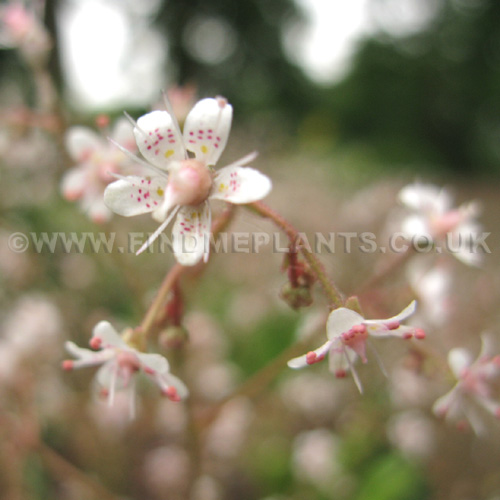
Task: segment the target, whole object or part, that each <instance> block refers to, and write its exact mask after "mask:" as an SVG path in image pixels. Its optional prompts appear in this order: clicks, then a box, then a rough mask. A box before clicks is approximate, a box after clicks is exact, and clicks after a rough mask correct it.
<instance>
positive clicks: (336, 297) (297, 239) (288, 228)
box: [247, 201, 344, 309]
mask: <svg viewBox="0 0 500 500" xmlns="http://www.w3.org/2000/svg"><path fill="white" fill-rule="evenodd" d="M247 207H249V208H250V209H251V210H253V211H254V212H256V213H258V214H259V215H261V216H262V217H266V218H267V219H269V220H271V221H272V222H274V224H275V225H276V226H278V227H279V228H280V229H282V230H283V231H284V232H285V233H286V235H287V236H288V238H289V240H290V242H291V243H292V244H293V245H294V246H296V248H298V249H299V251H300V252H301V253H302V255H303V257H304V259H305V260H306V261H307V263H308V264H309V266H310V268H311V271H312V272H313V273H314V275H315V276H316V278H317V280H318V281H319V283H320V284H321V286H322V288H323V291H324V292H325V294H326V296H327V297H328V299H329V300H330V302H331V305H332V308H333V309H336V308H338V307H342V305H343V304H344V298H343V296H342V294H341V293H340V291H339V290H338V289H337V287H336V286H335V285H334V284H333V282H332V281H331V280H330V278H329V277H328V275H327V274H326V271H325V268H324V266H323V264H322V263H321V262H320V261H319V259H318V258H317V257H316V255H315V254H314V253H313V252H311V251H310V250H309V249H308V248H307V244H305V243H306V242H304V245H301V243H302V237H301V236H300V233H299V232H298V231H297V229H295V228H294V227H293V226H292V224H291V223H290V222H288V221H287V220H286V219H285V218H283V217H282V216H281V215H280V214H278V213H277V212H275V211H274V210H273V209H271V208H270V207H268V206H267V205H266V204H265V203H263V202H261V201H256V202H254V203H251V204H249V205H247Z"/></svg>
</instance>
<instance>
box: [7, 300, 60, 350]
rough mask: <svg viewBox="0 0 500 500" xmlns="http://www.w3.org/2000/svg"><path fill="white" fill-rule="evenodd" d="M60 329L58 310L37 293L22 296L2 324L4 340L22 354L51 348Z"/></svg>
mask: <svg viewBox="0 0 500 500" xmlns="http://www.w3.org/2000/svg"><path fill="white" fill-rule="evenodd" d="M61 329H62V317H61V313H60V312H59V309H58V308H57V307H56V306H55V305H54V304H53V303H52V302H51V301H50V300H48V299H46V298H44V297H43V296H38V295H26V296H24V297H21V298H20V299H19V300H18V301H17V302H16V303H15V304H14V305H13V307H12V310H11V311H10V313H9V314H8V315H7V317H6V318H5V321H4V324H3V331H4V340H5V341H7V342H9V343H10V344H11V346H12V347H13V348H15V349H16V350H17V351H18V352H19V353H20V355H21V356H30V355H33V354H39V353H40V352H47V353H49V352H51V351H53V348H54V345H55V344H56V343H57V342H58V341H59V337H60V335H61Z"/></svg>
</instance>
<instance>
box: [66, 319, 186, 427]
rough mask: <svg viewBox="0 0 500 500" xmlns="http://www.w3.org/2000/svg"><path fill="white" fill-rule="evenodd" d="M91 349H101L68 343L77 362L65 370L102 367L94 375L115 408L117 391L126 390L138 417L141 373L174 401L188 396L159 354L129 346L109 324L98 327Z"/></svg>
mask: <svg viewBox="0 0 500 500" xmlns="http://www.w3.org/2000/svg"><path fill="white" fill-rule="evenodd" d="M90 346H91V347H92V348H94V349H99V350H97V351H92V350H90V349H84V348H81V347H78V346H77V345H76V344H74V343H73V342H69V341H68V342H66V350H67V351H68V352H69V353H70V354H72V355H73V356H74V357H75V358H77V360H76V361H74V360H65V361H63V365H62V366H63V368H64V369H65V370H73V369H76V368H84V367H87V366H98V365H100V368H99V370H98V371H97V373H96V376H95V388H96V390H97V394H98V395H100V396H106V397H107V398H108V404H109V405H110V406H112V405H113V403H114V400H115V394H116V391H118V390H121V391H125V394H126V395H127V398H128V401H129V409H130V416H131V417H132V418H133V416H134V414H135V375H136V374H137V373H138V372H142V373H144V374H145V375H146V376H147V377H149V378H150V379H151V380H152V381H153V382H154V383H155V384H156V385H157V386H158V387H159V388H160V390H161V393H162V394H163V395H164V396H167V397H168V398H169V399H171V400H172V401H179V400H181V399H183V398H185V397H187V395H188V390H187V388H186V386H185V385H184V383H183V382H182V381H181V380H180V379H178V378H177V377H175V376H174V375H172V374H171V373H170V369H169V364H168V361H167V360H166V358H164V357H163V356H161V355H160V354H146V353H141V352H139V351H137V350H136V349H134V348H133V347H131V346H129V345H128V344H127V343H126V342H125V341H124V340H123V339H122V338H121V337H120V335H119V334H118V333H117V332H116V330H115V329H114V328H113V327H112V326H111V324H110V323H108V322H107V321H101V322H100V323H98V324H97V325H96V326H95V328H94V331H93V335H92V338H91V340H90Z"/></svg>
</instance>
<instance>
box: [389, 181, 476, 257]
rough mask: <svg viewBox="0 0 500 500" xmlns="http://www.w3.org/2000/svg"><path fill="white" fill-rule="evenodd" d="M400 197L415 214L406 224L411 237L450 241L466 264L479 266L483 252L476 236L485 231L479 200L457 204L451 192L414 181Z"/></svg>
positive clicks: (404, 229)
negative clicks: (478, 248)
mask: <svg viewBox="0 0 500 500" xmlns="http://www.w3.org/2000/svg"><path fill="white" fill-rule="evenodd" d="M398 197H399V200H400V202H401V203H402V204H403V205H405V206H406V207H407V208H408V209H409V210H410V211H411V214H410V215H408V216H407V217H406V218H405V219H404V221H403V225H402V230H403V232H405V233H406V234H407V236H408V237H410V238H413V237H418V236H423V237H425V238H427V239H429V240H431V241H434V242H435V241H436V240H439V241H441V242H446V247H447V248H448V250H450V251H451V252H452V253H453V255H455V257H456V258H457V259H459V260H461V261H462V262H464V263H465V264H468V265H478V264H479V263H480V261H481V255H480V254H479V253H478V252H477V251H474V248H473V246H472V244H473V238H474V237H475V236H477V235H479V234H480V233H481V231H482V228H481V225H480V224H479V223H478V222H477V221H476V220H475V218H476V217H477V215H478V214H479V205H478V204H477V203H476V202H469V203H464V204H463V205H461V206H460V207H458V208H454V207H453V200H452V198H451V196H450V194H449V193H448V192H447V191H446V190H445V189H441V188H439V187H437V186H434V185H432V184H420V183H418V182H417V183H415V184H410V185H408V186H405V187H404V188H403V189H402V190H401V191H400V192H399V195H398Z"/></svg>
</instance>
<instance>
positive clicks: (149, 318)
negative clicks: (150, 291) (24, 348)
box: [132, 204, 235, 344]
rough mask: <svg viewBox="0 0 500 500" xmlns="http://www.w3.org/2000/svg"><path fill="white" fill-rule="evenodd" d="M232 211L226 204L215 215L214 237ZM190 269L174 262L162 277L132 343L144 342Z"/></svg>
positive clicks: (232, 206)
mask: <svg viewBox="0 0 500 500" xmlns="http://www.w3.org/2000/svg"><path fill="white" fill-rule="evenodd" d="M234 213H235V207H234V205H230V204H228V205H227V207H226V209H225V210H224V211H223V212H222V213H221V214H220V215H219V216H218V217H217V219H215V220H214V222H213V224H212V234H213V235H214V238H215V237H216V236H217V234H218V233H220V232H221V231H223V230H224V229H225V228H226V227H227V226H228V225H229V223H230V222H231V220H232V218H233V216H234ZM200 266H201V267H204V264H203V263H201V264H200ZM190 269H192V268H191V267H186V266H183V265H181V264H178V263H177V264H175V265H174V266H173V267H172V268H171V269H170V271H169V272H168V273H167V275H166V276H165V278H164V279H163V282H162V284H161V286H160V288H159V290H158V292H157V293H156V296H155V298H154V300H153V302H152V303H151V305H150V306H149V309H148V310H147V312H146V314H145V315H144V318H143V320H142V322H141V324H140V326H139V327H138V328H137V329H136V330H135V331H134V337H135V338H134V339H133V340H132V341H133V342H134V343H138V344H141V343H145V341H146V339H147V338H148V336H149V334H150V333H151V330H152V329H153V326H154V324H155V321H156V319H157V317H158V314H159V313H160V311H161V308H162V306H163V304H164V303H165V301H166V300H167V296H168V294H169V293H170V291H171V290H172V289H173V288H174V287H175V286H176V284H177V283H178V280H179V279H180V278H181V276H182V275H183V274H184V273H185V272H186V271H188V270H190ZM141 340H142V342H141Z"/></svg>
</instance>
